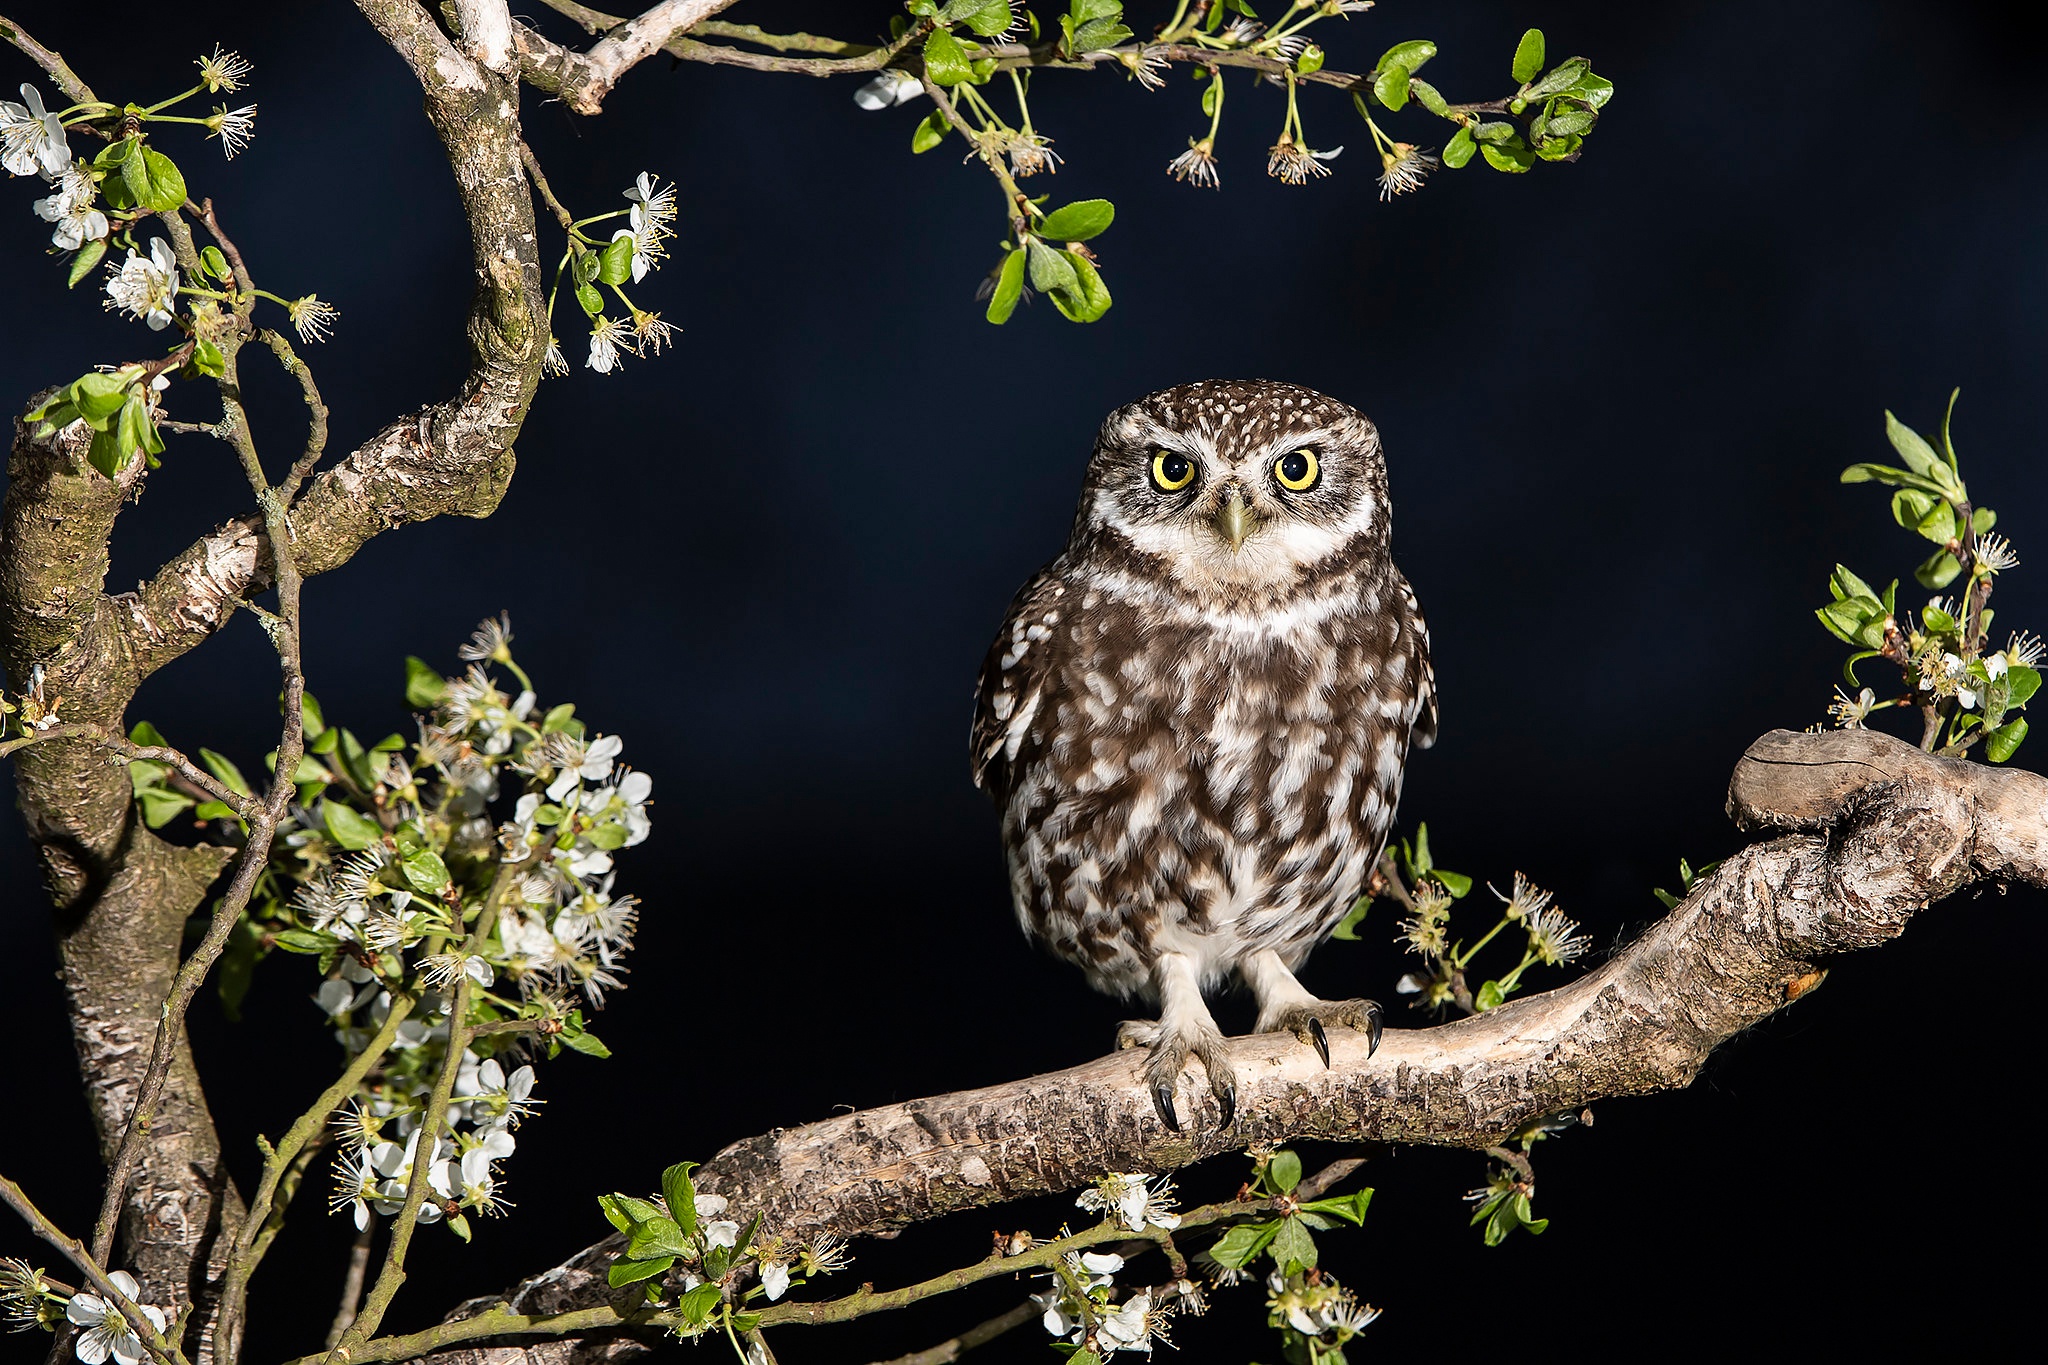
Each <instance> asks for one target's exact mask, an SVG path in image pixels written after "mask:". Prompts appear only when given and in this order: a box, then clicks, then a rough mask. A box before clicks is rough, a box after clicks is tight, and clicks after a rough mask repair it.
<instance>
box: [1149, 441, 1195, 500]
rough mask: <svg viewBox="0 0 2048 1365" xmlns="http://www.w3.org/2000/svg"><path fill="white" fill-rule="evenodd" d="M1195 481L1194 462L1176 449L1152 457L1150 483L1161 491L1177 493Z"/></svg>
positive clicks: (1160, 452)
mask: <svg viewBox="0 0 2048 1365" xmlns="http://www.w3.org/2000/svg"><path fill="white" fill-rule="evenodd" d="M1194 481H1195V462H1194V461H1193V460H1190V459H1189V458H1188V457H1187V456H1185V455H1183V454H1181V453H1180V452H1179V451H1177V450H1162V451H1159V452H1158V453H1157V454H1155V455H1154V456H1153V457H1152V484H1153V486H1154V487H1155V488H1157V489H1158V490H1159V491H1160V492H1162V493H1178V492H1179V491H1180V490H1181V489H1183V488H1186V487H1187V486H1188V485H1189V484H1191V483H1193V482H1194Z"/></svg>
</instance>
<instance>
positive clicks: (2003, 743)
mask: <svg viewBox="0 0 2048 1365" xmlns="http://www.w3.org/2000/svg"><path fill="white" fill-rule="evenodd" d="M2026 737H2027V718H2026V717H2025V716H2020V717H2018V718H2017V719H2014V720H2009V721H2007V722H2006V723H2005V724H2003V725H2001V726H1999V727H1998V728H1997V729H1996V730H1993V731H1992V732H1991V733H1990V734H1989V735H1987V736H1985V739H1984V757H1986V758H1988V759H1990V760H1991V761H1992V762H1993V763H2003V762H2005V760H2007V759H2008V758H2011V757H2012V755H2013V751H2014V750H2015V749H2017V748H2019V747H2020V741H2021V740H2023V739H2025V738H2026Z"/></svg>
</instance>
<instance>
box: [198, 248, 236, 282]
mask: <svg viewBox="0 0 2048 1365" xmlns="http://www.w3.org/2000/svg"><path fill="white" fill-rule="evenodd" d="M199 268H200V269H201V270H202V271H204V272H205V273H207V274H209V275H211V276H213V277H214V278H215V279H217V280H227V279H231V278H233V276H234V271H232V270H230V269H228V258H227V257H226V256H223V255H222V254H221V250H220V248H219V247H217V246H206V247H201V248H200V249H199Z"/></svg>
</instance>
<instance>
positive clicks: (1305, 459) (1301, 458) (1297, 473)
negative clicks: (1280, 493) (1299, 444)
mask: <svg viewBox="0 0 2048 1365" xmlns="http://www.w3.org/2000/svg"><path fill="white" fill-rule="evenodd" d="M1322 476H1323V467H1322V466H1321V465H1320V464H1318V463H1316V453H1315V452H1314V451H1313V450H1290V451H1288V452H1287V453H1286V454H1285V455H1282V456H1281V457H1280V458H1279V459H1277V460H1275V461H1274V462H1273V477H1274V478H1276V479H1278V480H1280V486H1281V487H1282V488H1285V489H1287V490H1288V491H1289V492H1291V493H1306V492H1308V490H1309V489H1311V488H1314V487H1315V486H1316V480H1317V479H1319V478H1321V477H1322Z"/></svg>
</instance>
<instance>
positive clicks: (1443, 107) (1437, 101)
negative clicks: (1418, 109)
mask: <svg viewBox="0 0 2048 1365" xmlns="http://www.w3.org/2000/svg"><path fill="white" fill-rule="evenodd" d="M1408 93H1409V94H1411V95H1413V96H1415V99H1416V102H1417V103H1418V104H1420V105H1421V106H1422V107H1423V108H1425V109H1427V110H1429V112H1430V113H1432V114H1435V115H1436V116H1437V117H1438V118H1449V117H1450V116H1451V106H1450V102H1449V101H1448V100H1446V99H1445V98H1444V97H1443V94H1442V93H1441V92H1440V91H1438V89H1437V88H1436V87H1435V86H1433V85H1431V84H1430V83H1429V82H1428V81H1426V80H1423V79H1422V78H1421V77H1419V76H1414V77H1410V78H1409V81H1408Z"/></svg>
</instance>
